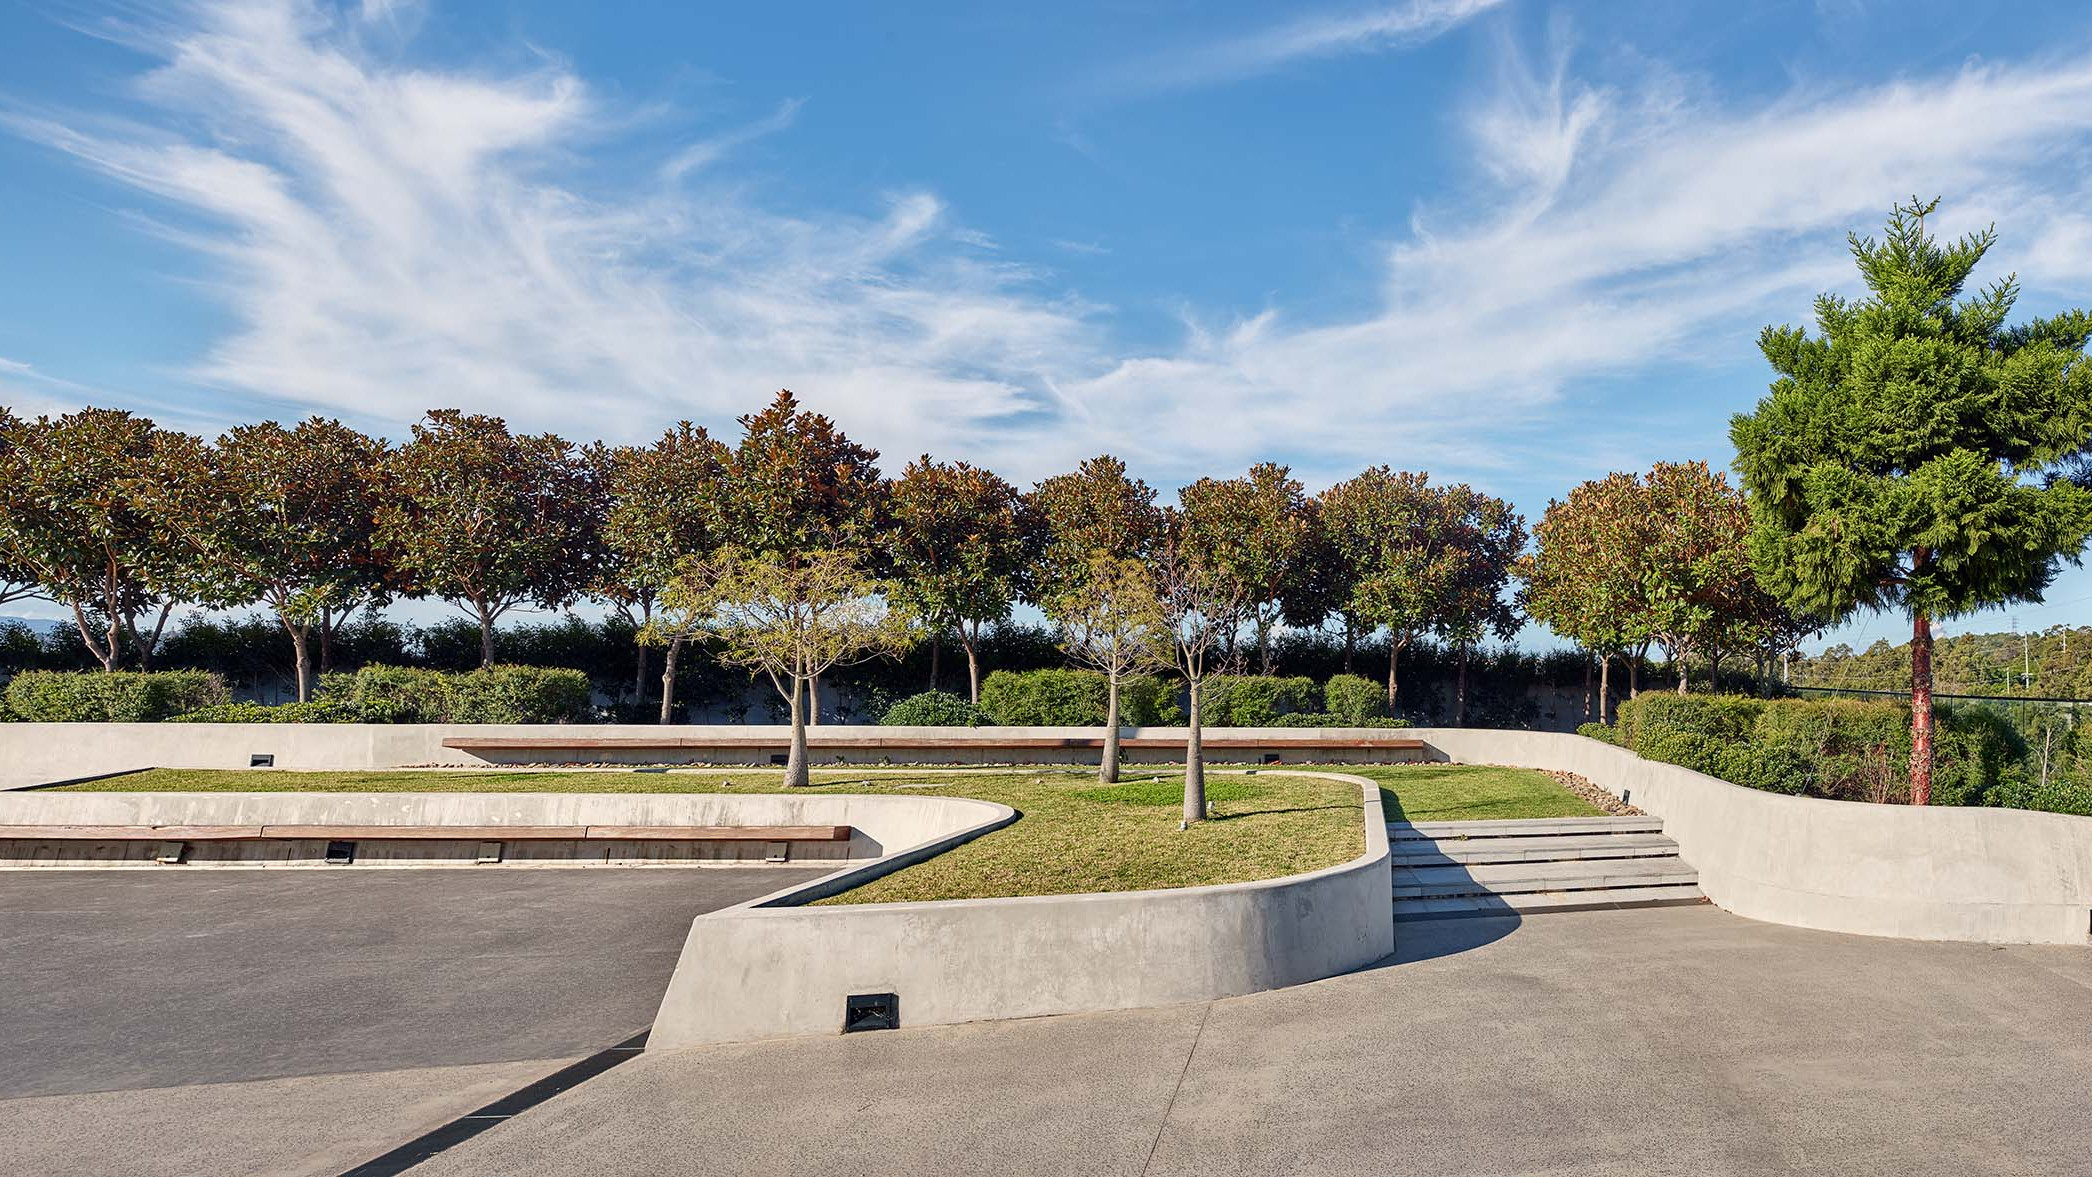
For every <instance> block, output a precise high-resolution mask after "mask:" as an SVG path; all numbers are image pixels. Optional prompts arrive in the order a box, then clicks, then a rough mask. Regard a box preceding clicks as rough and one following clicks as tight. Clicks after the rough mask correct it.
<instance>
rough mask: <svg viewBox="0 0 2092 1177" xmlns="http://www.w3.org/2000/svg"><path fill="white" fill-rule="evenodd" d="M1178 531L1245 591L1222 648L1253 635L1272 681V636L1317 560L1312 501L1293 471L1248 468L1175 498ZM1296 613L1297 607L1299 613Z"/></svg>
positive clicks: (1195, 486)
mask: <svg viewBox="0 0 2092 1177" xmlns="http://www.w3.org/2000/svg"><path fill="white" fill-rule="evenodd" d="M1177 498H1178V501H1179V502H1181V503H1182V505H1183V506H1182V510H1181V519H1180V520H1179V523H1180V525H1181V526H1182V527H1183V528H1184V529H1185V530H1186V531H1187V532H1188V538H1189V540H1190V542H1193V543H1195V544H1196V545H1197V546H1198V547H1199V549H1200V550H1201V551H1203V552H1205V553H1207V558H1208V560H1209V561H1210V562H1211V563H1212V564H1213V565H1215V566H1216V567H1220V568H1224V569H1225V570H1226V572H1227V575H1228V576H1229V578H1230V579H1232V580H1233V581H1234V582H1235V583H1237V584H1239V585H1241V586H1242V588H1243V597H1244V600H1243V604H1242V614H1243V616H1242V617H1240V618H1235V619H1223V620H1224V622H1225V624H1224V628H1223V634H1222V642H1223V644H1224V645H1225V646H1227V647H1228V648H1230V649H1232V648H1233V644H1234V640H1235V633H1236V630H1237V628H1238V626H1237V624H1236V623H1237V622H1239V621H1246V622H1248V624H1249V625H1250V627H1251V629H1252V631H1253V632H1254V633H1255V635H1256V643H1257V668H1258V673H1259V674H1270V673H1271V669H1272V667H1271V628H1272V626H1274V625H1276V624H1278V622H1279V619H1280V617H1281V616H1282V615H1283V614H1284V612H1285V604H1286V602H1287V600H1288V599H1289V598H1290V599H1293V600H1295V601H1298V600H1299V599H1300V598H1301V596H1302V595H1303V594H1302V592H1301V590H1300V589H1299V588H1297V587H1296V586H1297V585H1298V584H1299V583H1300V582H1302V581H1303V580H1307V579H1308V576H1307V572H1308V562H1309V561H1310V560H1312V559H1313V558H1314V557H1315V555H1316V550H1315V549H1316V544H1315V539H1316V535H1315V515H1314V513H1313V511H1312V510H1311V509H1310V503H1311V500H1310V499H1309V498H1308V497H1307V492H1306V489H1305V488H1304V487H1302V486H1301V484H1300V483H1299V481H1298V480H1296V479H1294V478H1293V476H1292V471H1291V470H1289V469H1288V468H1287V467H1285V466H1281V465H1278V464H1276V463H1272V462H1262V463H1259V464H1257V465H1255V466H1252V467H1250V470H1249V473H1248V474H1247V475H1245V476H1243V477H1241V478H1226V479H1220V478H1201V479H1199V480H1198V481H1197V482H1194V483H1192V484H1191V485H1189V486H1187V487H1185V488H1184V489H1183V490H1181V491H1179V492H1178V494H1177ZM1296 611H1297V606H1296Z"/></svg>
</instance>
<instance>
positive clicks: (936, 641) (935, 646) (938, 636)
mask: <svg viewBox="0 0 2092 1177" xmlns="http://www.w3.org/2000/svg"><path fill="white" fill-rule="evenodd" d="M943 654H944V631H943V630H941V629H940V630H938V631H937V632H936V633H933V634H931V635H930V689H931V690H933V691H934V690H936V689H937V663H938V660H939V659H940V658H941V657H942V656H943Z"/></svg>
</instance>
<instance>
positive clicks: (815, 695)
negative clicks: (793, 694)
mask: <svg viewBox="0 0 2092 1177" xmlns="http://www.w3.org/2000/svg"><path fill="white" fill-rule="evenodd" d="M806 722H808V723H810V724H819V723H820V722H821V676H820V675H818V674H809V675H807V676H806Z"/></svg>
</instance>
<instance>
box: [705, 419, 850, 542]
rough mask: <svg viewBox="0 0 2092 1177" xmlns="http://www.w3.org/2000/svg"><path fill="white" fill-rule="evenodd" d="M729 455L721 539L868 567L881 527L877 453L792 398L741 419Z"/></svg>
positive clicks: (722, 502)
mask: <svg viewBox="0 0 2092 1177" xmlns="http://www.w3.org/2000/svg"><path fill="white" fill-rule="evenodd" d="M741 429H742V436H741V441H740V444H738V445H736V446H735V447H734V448H733V450H732V451H731V452H730V453H729V454H728V455H727V464H726V480H725V485H724V490H725V494H724V495H723V497H722V500H721V505H722V511H721V516H722V518H721V523H722V528H721V535H720V537H719V538H720V539H722V540H724V541H725V542H727V543H732V544H738V545H739V546H741V547H743V548H746V549H748V550H749V551H751V552H755V553H758V554H769V555H774V556H781V557H784V558H786V559H791V558H793V557H794V556H795V554H796V553H799V552H807V551H814V550H830V549H832V550H837V551H847V552H854V553H856V554H857V555H858V556H859V557H861V558H863V559H864V560H865V562H866V563H867V565H869V564H870V562H871V558H872V557H873V556H875V555H876V550H875V549H876V546H877V543H878V536H879V533H880V531H881V530H882V529H883V528H884V527H885V525H886V478H885V476H884V475H882V474H881V473H879V465H878V462H879V451H877V450H874V449H867V448H866V447H864V446H861V445H858V444H857V443H856V442H854V441H851V440H850V438H849V437H848V435H846V434H844V433H843V431H842V430H840V429H838V428H836V425H835V422H834V421H832V420H830V419H829V418H827V417H825V416H822V415H821V414H819V413H810V412H805V411H803V410H801V409H800V408H799V401H798V399H797V398H795V397H794V396H793V395H792V394H791V393H790V392H789V391H780V392H779V393H778V394H777V399H776V400H774V401H772V402H771V403H770V407H769V408H767V409H764V410H763V411H762V412H760V413H752V414H749V415H748V416H745V417H742V418H741Z"/></svg>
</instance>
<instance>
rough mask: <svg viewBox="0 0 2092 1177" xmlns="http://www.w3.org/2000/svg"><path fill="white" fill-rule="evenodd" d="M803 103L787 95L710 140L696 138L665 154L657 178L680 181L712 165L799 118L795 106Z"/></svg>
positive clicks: (803, 102) (804, 102)
mask: <svg viewBox="0 0 2092 1177" xmlns="http://www.w3.org/2000/svg"><path fill="white" fill-rule="evenodd" d="M804 105H806V99H804V98H789V99H786V100H785V101H784V102H781V103H779V104H778V107H777V109H776V110H775V111H773V112H771V114H770V115H769V116H768V117H766V118H761V119H758V120H756V121H755V122H752V123H750V124H748V125H747V126H745V127H739V128H736V129H735V130H732V131H728V132H727V133H725V134H723V135H715V136H713V137H712V138H710V139H700V140H698V141H697V142H695V143H692V144H690V145H689V146H687V147H685V148H683V149H682V150H680V151H678V152H676V153H675V154H674V155H671V156H669V157H668V162H667V163H664V164H662V165H661V177H662V178H663V179H665V180H671V181H673V180H680V179H682V178H683V177H684V176H687V175H689V174H690V173H691V172H694V171H697V170H699V169H700V168H706V167H710V166H711V165H712V164H714V163H716V162H718V161H719V159H720V158H721V157H723V156H725V155H727V154H728V153H730V152H732V151H733V150H734V149H736V148H738V147H741V146H743V145H745V144H748V143H752V142H754V141H755V140H757V139H760V138H762V137H763V136H765V135H774V134H776V133H777V132H779V131H782V130H785V129H787V128H789V127H790V126H791V125H792V123H793V122H794V121H795V120H796V119H797V118H798V117H799V108H800V107H802V106H804Z"/></svg>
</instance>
